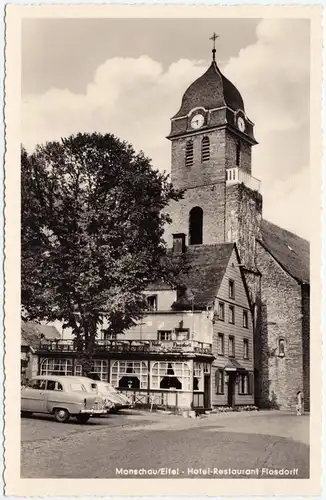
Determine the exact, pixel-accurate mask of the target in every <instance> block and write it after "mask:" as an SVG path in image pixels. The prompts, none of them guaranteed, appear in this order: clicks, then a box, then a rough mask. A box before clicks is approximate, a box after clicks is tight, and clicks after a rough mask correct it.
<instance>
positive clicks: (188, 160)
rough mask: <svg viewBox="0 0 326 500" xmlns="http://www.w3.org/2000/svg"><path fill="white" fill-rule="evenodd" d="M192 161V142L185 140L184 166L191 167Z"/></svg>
mask: <svg viewBox="0 0 326 500" xmlns="http://www.w3.org/2000/svg"><path fill="white" fill-rule="evenodd" d="M193 163H194V143H193V142H192V141H187V143H186V167H191V165H193Z"/></svg>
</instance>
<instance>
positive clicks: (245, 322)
mask: <svg viewBox="0 0 326 500" xmlns="http://www.w3.org/2000/svg"><path fill="white" fill-rule="evenodd" d="M243 328H248V311H243Z"/></svg>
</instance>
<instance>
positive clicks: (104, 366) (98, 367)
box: [89, 359, 109, 382]
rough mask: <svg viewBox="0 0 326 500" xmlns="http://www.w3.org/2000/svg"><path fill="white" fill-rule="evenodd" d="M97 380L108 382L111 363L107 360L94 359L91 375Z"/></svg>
mask: <svg viewBox="0 0 326 500" xmlns="http://www.w3.org/2000/svg"><path fill="white" fill-rule="evenodd" d="M89 375H90V377H91V378H94V379H95V380H104V381H106V382H107V380H108V375H109V363H108V361H107V360H106V359H94V360H93V361H92V364H91V371H90V373H89Z"/></svg>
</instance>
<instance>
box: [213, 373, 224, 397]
mask: <svg viewBox="0 0 326 500" xmlns="http://www.w3.org/2000/svg"><path fill="white" fill-rule="evenodd" d="M215 386H216V394H224V371H223V370H216V372H215Z"/></svg>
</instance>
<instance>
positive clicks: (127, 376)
mask: <svg viewBox="0 0 326 500" xmlns="http://www.w3.org/2000/svg"><path fill="white" fill-rule="evenodd" d="M111 383H112V385H113V386H114V387H120V388H121V389H147V386H148V367H147V363H146V362H145V361H114V362H113V363H112V364H111Z"/></svg>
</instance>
